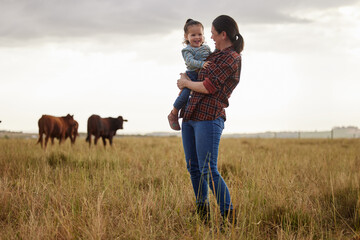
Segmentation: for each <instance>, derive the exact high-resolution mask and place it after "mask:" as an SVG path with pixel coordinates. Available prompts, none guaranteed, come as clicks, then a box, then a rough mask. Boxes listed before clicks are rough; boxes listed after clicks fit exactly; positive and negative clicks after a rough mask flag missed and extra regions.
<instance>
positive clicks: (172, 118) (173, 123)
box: [168, 112, 181, 131]
mask: <svg viewBox="0 0 360 240" xmlns="http://www.w3.org/2000/svg"><path fill="white" fill-rule="evenodd" d="M168 120H169V124H170V127H171V129H173V130H176V131H179V130H180V129H181V128H180V125H179V118H178V116H177V115H175V114H173V113H172V112H170V114H169V115H168Z"/></svg>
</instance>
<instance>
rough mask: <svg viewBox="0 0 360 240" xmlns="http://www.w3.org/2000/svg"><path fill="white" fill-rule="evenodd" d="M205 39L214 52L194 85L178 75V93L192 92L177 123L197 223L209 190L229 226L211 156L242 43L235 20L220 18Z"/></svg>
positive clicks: (226, 197)
mask: <svg viewBox="0 0 360 240" xmlns="http://www.w3.org/2000/svg"><path fill="white" fill-rule="evenodd" d="M211 34H212V36H211V38H212V39H213V40H214V42H215V48H216V50H215V52H214V53H212V54H211V55H210V56H209V57H208V58H207V59H206V61H210V62H211V64H210V65H209V66H208V67H207V68H206V69H201V70H200V72H199V74H198V80H199V81H200V82H193V81H190V80H189V78H188V77H187V76H186V74H181V77H180V79H179V80H178V81H177V85H178V87H179V88H180V89H183V88H185V87H186V88H189V89H191V90H192V94H191V96H190V98H189V100H188V103H187V105H186V106H185V108H183V109H182V111H181V113H180V117H182V118H183V122H182V140H183V147H184V152H185V158H186V164H187V169H188V171H189V173H190V177H191V182H192V185H193V189H194V193H195V197H196V210H197V213H198V214H199V216H200V218H201V219H202V220H204V221H208V220H209V214H210V208H209V200H208V186H210V189H211V190H212V192H213V194H214V195H215V196H216V200H217V203H218V205H219V206H220V212H221V215H222V216H223V218H224V219H226V218H229V221H230V222H232V223H234V221H235V210H233V209H234V208H233V204H232V203H231V198H230V193H229V189H228V187H227V186H226V183H225V181H224V179H223V178H222V177H221V175H220V173H219V172H218V169H217V157H218V152H219V143H220V137H221V133H222V130H223V129H224V121H225V120H226V115H225V108H226V107H228V105H229V102H228V99H229V97H230V95H231V93H232V91H233V90H234V89H235V87H236V86H237V84H238V83H239V81H240V71H241V55H240V53H241V51H242V50H243V47H244V41H243V38H242V36H241V35H240V33H239V29H238V26H237V23H236V22H235V20H234V19H232V18H231V17H229V16H226V15H221V16H219V17H217V18H216V19H215V20H214V21H213V23H212V29H211Z"/></svg>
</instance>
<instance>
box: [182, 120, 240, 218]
mask: <svg viewBox="0 0 360 240" xmlns="http://www.w3.org/2000/svg"><path fill="white" fill-rule="evenodd" d="M181 129H182V131H181V132H182V140H183V147H184V152H185V159H186V166H187V170H188V171H189V173H190V178H191V183H192V186H193V188H194V193H195V197H196V203H197V204H202V203H205V204H206V203H208V202H209V200H208V188H209V186H210V189H211V191H212V192H213V194H214V195H215V196H216V200H217V203H218V205H219V206H220V211H221V214H223V213H224V211H225V210H229V209H232V208H233V205H232V203H231V199H230V192H229V189H228V187H227V186H226V183H225V181H224V179H223V178H222V177H221V175H220V173H219V172H218V169H217V158H218V152H219V143H220V137H221V133H222V130H223V129H224V119H223V118H221V117H220V118H218V119H216V120H213V121H186V122H184V121H183V122H182V128H181Z"/></svg>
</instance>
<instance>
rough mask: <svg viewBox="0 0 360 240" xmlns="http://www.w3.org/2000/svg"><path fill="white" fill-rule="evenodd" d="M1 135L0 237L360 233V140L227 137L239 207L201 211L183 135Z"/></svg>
mask: <svg viewBox="0 0 360 240" xmlns="http://www.w3.org/2000/svg"><path fill="white" fill-rule="evenodd" d="M35 143H36V139H0V239H360V238H359V235H360V191H359V190H360V188H359V186H360V140H356V139H353V140H343V139H336V140H301V139H293V140H286V139H222V141H221V144H220V153H219V162H218V165H219V171H220V173H221V174H222V176H223V177H224V179H225V181H226V182H227V184H228V186H229V188H230V192H231V196H232V200H233V202H234V204H235V206H236V208H237V209H238V210H239V211H238V216H237V219H238V222H237V224H236V225H235V227H233V228H228V229H225V230H224V231H219V222H220V214H219V209H218V208H217V206H216V203H215V199H214V197H213V196H211V199H210V201H211V221H210V225H204V224H202V223H201V221H200V220H199V219H198V217H197V216H196V215H194V196H193V192H192V187H191V183H190V178H189V174H188V173H187V171H186V166H185V160H184V154H183V150H182V143H181V139H180V138H177V137H167V138H166V137H122V138H117V139H115V140H114V146H113V147H112V148H107V149H104V148H103V146H102V145H101V144H100V145H98V146H97V147H94V146H92V148H91V149H89V147H88V145H87V144H86V143H85V140H84V139H83V138H80V139H78V141H77V143H76V144H75V145H74V146H73V147H71V146H70V143H69V142H66V143H65V144H64V145H62V146H58V144H57V143H56V144H55V145H54V146H49V147H48V149H47V150H46V151H44V150H42V149H40V146H39V145H35Z"/></svg>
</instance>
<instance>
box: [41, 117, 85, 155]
mask: <svg viewBox="0 0 360 240" xmlns="http://www.w3.org/2000/svg"><path fill="white" fill-rule="evenodd" d="M38 125H39V140H38V141H37V143H40V145H41V147H43V134H45V148H46V146H47V143H48V141H49V138H50V139H51V143H52V144H54V138H57V139H59V144H61V143H62V141H64V140H65V139H66V138H68V137H70V139H71V143H72V144H74V143H75V139H76V135H77V128H78V125H79V124H78V123H77V122H76V121H75V120H74V115H70V114H68V115H66V116H65V117H54V116H50V115H42V117H41V118H40V119H39V121H38Z"/></svg>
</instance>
